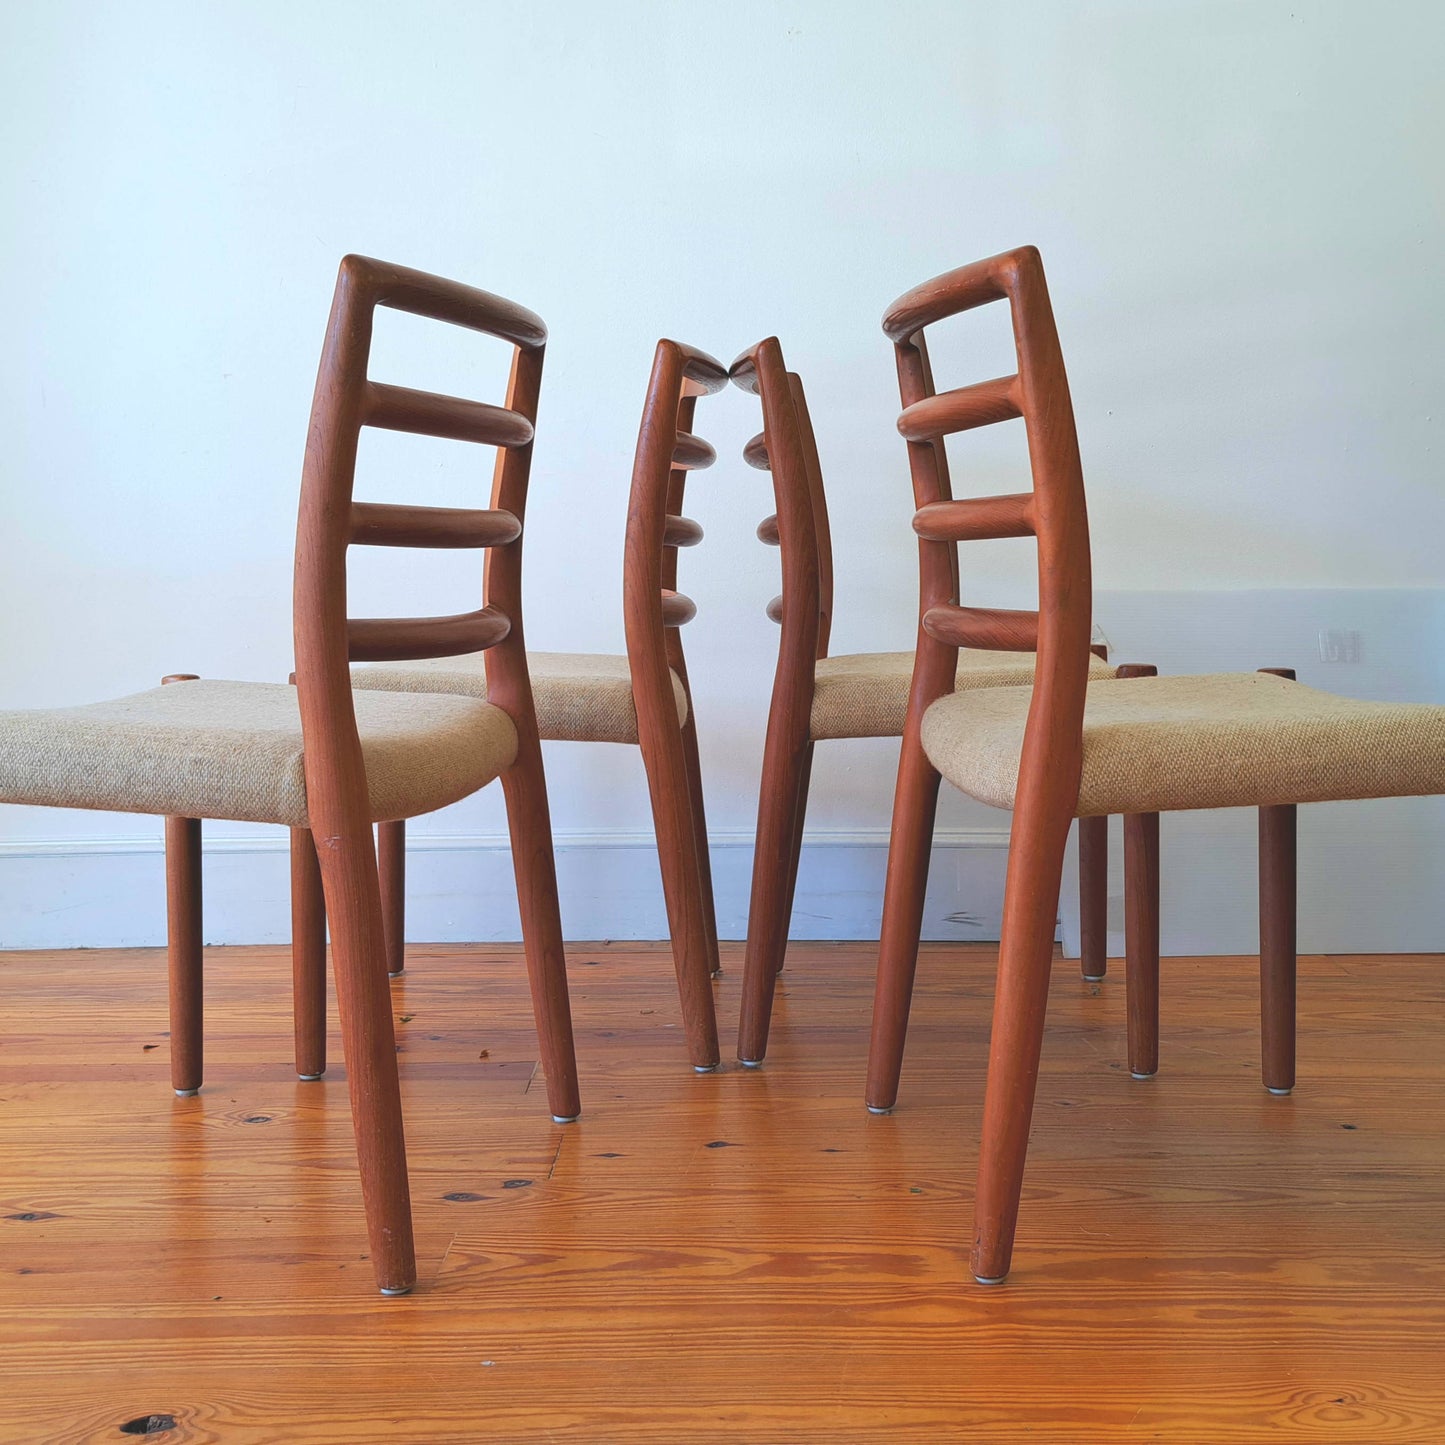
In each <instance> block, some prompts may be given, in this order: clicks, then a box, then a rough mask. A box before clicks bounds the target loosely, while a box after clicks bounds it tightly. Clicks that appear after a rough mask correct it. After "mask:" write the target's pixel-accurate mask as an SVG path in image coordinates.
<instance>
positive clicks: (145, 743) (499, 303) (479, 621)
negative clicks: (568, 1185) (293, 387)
mask: <svg viewBox="0 0 1445 1445" xmlns="http://www.w3.org/2000/svg"><path fill="white" fill-rule="evenodd" d="M377 306H390V307H395V308H398V309H400V310H404V311H411V312H415V313H417V314H418V315H421V316H426V317H431V318H433V319H435V320H438V321H445V322H449V323H451V324H453V325H458V326H464V327H469V328H471V329H473V330H476V331H481V332H484V333H487V334H490V335H493V336H497V337H500V338H502V339H504V340H506V341H508V342H510V343H511V344H512V345H513V347H514V348H515V360H514V365H513V370H512V379H511V385H510V389H509V395H508V398H507V405H506V407H495V406H487V405H483V404H481V403H478V402H469V401H461V400H457V399H455V398H451V397H442V396H433V395H429V394H426V393H422V392H414V391H407V390H404V389H402V388H399V387H393V386H386V385H381V384H377V383H373V382H371V381H369V380H368V379H367V355H368V351H369V345H370V339H371V327H372V313H373V311H374V309H375V308H376V307H377ZM545 339H546V330H545V328H544V327H543V325H542V323H541V321H540V320H539V319H538V318H537V317H535V316H534V315H532V313H531V312H529V311H525V310H523V308H521V307H519V306H515V305H513V304H512V303H511V302H508V301H504V300H502V299H500V298H499V297H495V296H491V295H488V294H487V293H486V292H482V291H475V290H472V289H471V288H469V287H466V286H460V285H457V284H456V283H454V282H450V281H444V280H441V279H440V278H437V277H433V276H427V275H424V274H422V273H420V272H416V271H408V270H405V269H403V268H401V267H396V266H389V265H385V264H383V263H381V262H378V261H371V260H367V259H364V258H361V257H356V256H348V257H346V258H345V259H344V260H343V261H342V263H341V269H340V275H339V277H338V280H337V285H336V294H335V299H334V303H333V305H332V310H331V317H330V321H329V324H328V326H327V331H326V341H325V347H324V350H323V353H322V358H321V367H320V374H319V376H318V379H317V385H316V396H315V401H314V404H313V407H312V413H311V425H310V432H309V435H308V439H307V446H306V460H305V466H304V471H303V477H302V483H301V505H300V523H299V527H298V532H297V542H296V585H295V599H294V602H295V612H294V623H295V644H296V685H295V686H294V687H289V686H286V685H283V684H269V683H246V682H223V681H201V680H197V679H194V678H192V677H190V676H188V675H187V676H184V677H182V676H178V677H177V678H176V680H175V681H173V682H172V683H171V684H170V685H163V686H161V687H158V688H155V689H153V690H151V691H149V692H144V693H139V694H136V695H134V696H131V697H126V698H120V699H117V700H114V701H111V702H104V703H97V704H91V705H88V706H81V707H69V708H53V709H47V710H41V711H33V712H7V713H0V799H4V800H5V801H8V802H16V803H28V804H39V805H42V806H54V807H84V808H102V809H112V810H116V811H121V812H139V813H153V814H160V815H163V816H165V817H166V842H167V870H166V878H167V892H168V915H169V924H170V930H169V967H170V998H171V1030H172V1038H171V1082H172V1085H173V1087H174V1088H175V1091H176V1092H177V1093H178V1094H180V1095H183V1096H188V1095H192V1094H195V1093H196V1092H197V1091H198V1090H199V1089H200V1087H201V1067H202V1038H201V1024H202V1010H201V993H202V950H201V940H202V932H201V866H200V865H201V850H200V820H201V819H202V818H226V819H237V820H243V821H249V822H263V823H277V824H281V825H283V826H288V827H290V828H291V829H292V837H293V840H305V844H306V846H304V847H302V848H300V849H298V852H299V858H300V863H301V864H303V865H304V866H298V869H297V873H298V881H299V884H300V887H299V889H298V893H299V900H298V916H300V917H301V918H302V919H303V921H304V923H305V925H306V926H305V928H304V929H303V930H302V935H301V937H300V938H299V939H298V949H297V957H298V984H299V985H300V992H301V995H302V997H303V1004H304V1006H305V1007H307V1008H309V1009H310V1010H311V1012H312V1013H313V1014H314V1013H315V1012H316V1008H317V995H318V994H319V995H320V998H321V1012H322V1013H324V990H325V982H324V978H323V977H322V973H321V971H322V969H323V967H324V960H325V937H324V929H322V928H321V927H320V926H319V920H320V918H321V916H322V906H321V901H320V894H321V891H322V890H324V894H325V900H326V907H325V912H326V913H329V915H330V918H331V925H332V945H333V946H332V957H333V962H334V966H335V972H336V983H337V994H338V1000H339V1005H340V1015H341V1026H342V1037H343V1041H344V1046H345V1054H346V1065H347V1081H348V1085H349V1090H350V1097H351V1108H352V1119H353V1125H354V1128H355V1134H356V1148H357V1157H358V1162H359V1166H360V1174H361V1185H362V1195H363V1200H364V1203H365V1208H366V1217H367V1227H368V1233H369V1236H370V1246H371V1260H372V1266H373V1269H374V1271H375V1274H376V1281H377V1284H378V1286H379V1287H380V1288H381V1289H382V1291H383V1292H384V1293H388V1294H402V1293H405V1292H406V1291H408V1290H409V1289H410V1288H411V1287H412V1285H413V1283H414V1282H415V1278H416V1264H415V1251H414V1248H413V1242H412V1227H411V1208H410V1196H409V1190H408V1185H407V1172H406V1148H405V1142H404V1138H403V1131H402V1117H401V1098H400V1091H399V1087H398V1079H397V1063H396V1044H395V1038H394V1033H393V1027H392V1018H391V1000H390V997H389V993H388V989H387V985H386V968H385V957H384V953H383V950H382V933H381V899H380V894H379V890H378V886H377V875H376V861H375V853H374V851H373V848H372V833H371V828H372V824H373V822H375V821H376V820H378V819H389V818H398V817H407V816H414V815H416V814H418V813H424V812H429V811H431V810H432V809H434V808H439V807H443V806H445V805H446V804H448V803H452V802H455V801H457V800H458V799H460V798H463V797H466V796H467V795H469V794H470V793H473V792H475V791H476V790H477V789H478V788H480V787H482V786H484V785H485V784H487V783H489V782H491V781H492V780H493V779H494V778H497V777H499V776H500V777H501V778H502V779H503V786H504V788H505V789H506V790H507V796H508V801H509V805H510V813H511V818H512V825H513V845H514V852H515V862H516V867H517V876H518V882H519V891H520V893H521V896H522V900H523V903H522V906H523V917H524V919H525V920H526V921H527V927H528V930H529V934H528V940H527V944H528V946H527V955H528V963H529V968H530V971H531V977H532V984H533V999H534V1003H535V1004H536V1008H537V1020H538V1030H539V1034H540V1036H541V1043H542V1053H543V1057H544V1060H545V1064H546V1068H547V1088H548V1098H549V1101H550V1103H551V1106H552V1111H553V1113H554V1114H555V1115H558V1116H561V1117H568V1118H570V1117H575V1116H576V1114H577V1113H578V1112H579V1109H580V1105H579V1103H578V1096H577V1071H576V1064H575V1060H574V1057H573V1046H572V1027H571V1019H570V1014H569V1010H568V1000H567V980H566V973H565V969H564V964H563V955H562V941H561V928H560V925H559V922H558V918H557V909H556V888H555V882H554V880H553V878H552V855H551V840H550V827H549V824H548V819H547V797H546V791H545V786H544V780H543V776H542V769H541V752H540V748H539V746H538V744H537V738H536V725H535V722H534V721H533V718H532V704H531V698H530V692H529V688H528V683H527V674H526V660H525V656H524V654H523V651H522V643H521V627H520V621H521V619H520V611H519V606H518V604H519V601H520V563H521V554H520V548H521V531H522V517H523V513H524V510H525V503H526V487H527V469H528V464H529V458H530V451H531V438H532V427H533V419H534V417H535V412H536V401H537V387H538V383H539V381H540V377H541V367H542V356H543V345H544V342H545ZM363 426H382V427H393V428H399V429H401V430H406V431H422V432H428V433H433V434H438V435H444V436H459V437H463V438H466V439H468V440H472V441H478V442H483V443H486V444H489V445H493V446H496V447H498V448H499V453H498V465H497V473H496V481H495V485H494V490H493V506H492V508H491V509H490V510H486V511H458V510H449V509H434V508H425V507H409V506H395V505H382V504H373V503H359V502H354V501H353V500H352V496H351V491H352V481H353V469H354V463H355V457H356V449H357V439H358V434H359V432H360V429H361V428H362V427H363ZM353 542H363V543H374V544H379V545H385V546H415V545H467V546H477V547H488V548H492V549H494V550H493V551H492V553H491V554H490V555H489V563H490V566H489V575H488V584H487V589H486V591H487V599H486V600H487V605H486V606H485V607H483V608H482V609H481V610H480V611H477V612H473V613H468V614H464V615H462V616H459V617H449V618H411V619H404V620H393V619H350V618H348V616H347V607H346V553H347V548H348V546H349V545H350V544H351V543H353ZM457 646H462V647H467V648H474V647H480V646H490V647H491V648H492V654H491V656H492V658H493V662H492V665H493V668H494V688H493V694H492V695H493V703H492V704H490V705H489V704H485V703H480V702H477V701H475V700H473V699H469V698H444V697H414V696H403V695H400V694H396V695H383V694H379V693H378V694H368V695H365V696H361V697H357V698H356V699H354V700H353V697H352V691H351V687H350V681H349V677H348V659H349V658H351V657H357V656H361V657H376V656H407V655H416V654H420V655H431V654H434V653H437V652H442V651H446V650H447V649H449V648H452V647H457ZM313 836H314V837H315V838H316V839H318V840H320V847H319V849H312V848H311V847H310V846H309V843H310V839H311V838H312V837H313ZM323 1064H324V1061H323V1060H322V1059H321V1058H319V1057H318V1056H316V1055H314V1054H312V1055H303V1056H301V1057H300V1058H299V1060H298V1065H299V1071H300V1072H302V1073H303V1074H306V1073H308V1072H313V1071H314V1072H315V1073H319V1072H320V1069H321V1067H322V1066H323Z"/></svg>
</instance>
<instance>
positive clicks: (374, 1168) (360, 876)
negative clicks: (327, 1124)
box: [319, 824, 416, 1294]
mask: <svg viewBox="0 0 1445 1445" xmlns="http://www.w3.org/2000/svg"><path fill="white" fill-rule="evenodd" d="M319 852H320V864H321V880H322V884H323V886H324V889H325V894H326V915H327V918H328V919H329V920H330V924H331V960H332V968H333V970H334V972H335V975H336V1003H337V1010H338V1012H339V1013H340V1015H341V1038H342V1047H343V1051H344V1053H345V1058H346V1080H347V1086H348V1089H349V1091H350V1094H351V1120H352V1127H353V1129H354V1130H355V1133H356V1157H357V1164H358V1166H359V1169H360V1172H361V1194H362V1199H363V1201H364V1203H365V1206H366V1228H367V1234H368V1237H369V1239H370V1243H371V1264H372V1269H373V1270H374V1271H375V1273H376V1283H377V1287H378V1288H379V1289H380V1290H381V1291H382V1293H383V1294H406V1293H407V1292H408V1291H409V1290H410V1289H411V1288H412V1286H413V1285H414V1284H415V1283H416V1249H415V1245H414V1244H413V1241H412V1228H411V1190H410V1186H409V1184H408V1181H407V1173H406V1141H405V1136H404V1134H403V1130H402V1117H401V1086H400V1083H399V1081H398V1079H397V1069H396V1032H395V1029H394V1027H393V1025H392V1019H391V989H390V987H389V986H388V984H387V978H386V950H385V945H384V941H383V935H382V927H381V894H380V890H379V888H378V887H377V881H376V852H375V849H374V847H373V844H372V836H371V829H370V828H369V827H367V826H365V825H364V824H363V825H361V826H358V827H355V828H352V829H349V830H348V831H346V832H345V833H344V834H343V835H342V836H340V837H338V838H336V839H335V840H334V841H333V844H332V846H329V847H327V848H324V849H321V850H319Z"/></svg>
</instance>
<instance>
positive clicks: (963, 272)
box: [883, 246, 1041, 342]
mask: <svg viewBox="0 0 1445 1445" xmlns="http://www.w3.org/2000/svg"><path fill="white" fill-rule="evenodd" d="M1040 264H1041V263H1040V261H1039V253H1038V251H1037V249H1036V248H1035V247H1033V246H1020V247H1019V248H1018V250H1016V251H1005V252H1003V253H1002V255H998V256H990V257H989V258H988V259H987V260H986V261H975V262H973V263H972V264H971V265H968V266H960V267H959V268H958V269H957V270H955V271H945V272H944V273H943V275H942V276H935V277H933V278H932V279H931V280H929V281H924V282H923V283H922V284H921V285H919V286H915V287H914V288H913V289H912V290H911V291H905V292H904V293H903V295H902V296H900V297H899V298H898V299H897V300H896V301H895V302H894V303H893V304H892V305H891V306H890V307H889V308H888V310H887V311H886V312H885V313H884V315H883V332H884V334H885V335H886V336H887V337H888V339H889V340H890V341H900V342H901V341H907V340H908V338H909V337H910V336H915V335H917V333H918V332H920V331H922V330H923V328H924V327H925V326H931V325H932V324H933V323H934V322H935V321H941V320H943V318H944V317H945V316H956V315H957V314H958V313H959V312H960V311H971V310H973V308H974V307H975V306H985V305H987V304H988V303H989V302H990V301H1002V300H1003V299H1004V297H1006V296H1008V295H1010V294H1011V293H1012V292H1013V290H1014V289H1015V287H1016V286H1017V285H1018V280H1019V276H1020V274H1021V273H1022V272H1023V271H1024V270H1026V269H1028V268H1030V267H1035V268H1036V267H1038V266H1039V265H1040Z"/></svg>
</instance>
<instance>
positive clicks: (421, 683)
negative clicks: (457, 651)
mask: <svg viewBox="0 0 1445 1445" xmlns="http://www.w3.org/2000/svg"><path fill="white" fill-rule="evenodd" d="M484 656H485V654H484V653H480V652H471V653H467V654H466V655H465V656H462V657H437V658H428V659H426V660H424V661H421V662H376V663H369V664H367V665H366V666H364V667H356V668H353V669H352V673H351V677H352V682H353V684H354V685H355V686H356V687H358V688H382V689H386V690H388V691H397V692H431V693H459V694H461V695H462V696H464V697H475V698H485V697H486V695H487V676H486V672H485V670H484V668H483V665H482V658H483V657H484ZM527 671H528V672H529V673H530V674H531V678H532V700H533V702H534V703H535V704H536V708H537V730H538V732H540V733H541V735H542V736H543V737H544V738H549V739H555V740H557V741H563V742H574V743H636V742H637V707H636V704H635V703H634V702H633V700H632V672H631V669H630V668H629V667H628V665H627V659H626V657H614V656H609V655H606V654H599V653H590V652H529V653H528V654H527ZM672 691H673V696H674V697H675V698H676V699H677V720H678V722H679V723H685V722H686V721H687V693H686V692H685V691H684V689H683V686H682V679H681V678H679V677H678V675H677V674H676V673H673V674H672Z"/></svg>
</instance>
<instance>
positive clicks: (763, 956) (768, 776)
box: [738, 729, 811, 1068]
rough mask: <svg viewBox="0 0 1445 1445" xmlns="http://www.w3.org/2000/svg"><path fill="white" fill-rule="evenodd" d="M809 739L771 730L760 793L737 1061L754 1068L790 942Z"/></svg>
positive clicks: (763, 1053) (765, 1040)
mask: <svg viewBox="0 0 1445 1445" xmlns="http://www.w3.org/2000/svg"><path fill="white" fill-rule="evenodd" d="M810 755H811V745H810V744H809V743H808V742H807V741H806V739H793V738H782V737H779V736H778V735H777V734H776V733H775V732H774V731H773V730H771V729H770V730H769V737H768V743H767V746H766V747H765V750H764V755H763V781H762V787H761V789H760V791H759V794H758V831H757V836H756V839H755V841H754V844H753V883H752V892H751V895H750V898H749V902H748V941H747V947H746V949H745V950H744V953H743V997H742V1004H741V1006H740V1012H739V1017H738V1059H739V1060H740V1061H741V1062H742V1063H743V1064H746V1065H747V1066H748V1067H750V1068H755V1067H756V1066H757V1065H759V1064H761V1063H762V1061H763V1059H764V1058H765V1057H766V1055H767V1052H768V1030H769V1027H770V1025H771V1023H772V1016H773V995H774V993H775V991H776V988H777V979H778V970H779V969H780V968H781V967H782V961H783V954H784V952H785V951H786V949H787V943H788V924H789V922H790V920H791V915H792V891H791V885H792V881H793V878H794V876H795V869H796V867H797V849H798V829H799V825H800V823H801V820H802V813H803V798H804V796H805V790H806V788H807V777H808V775H807V761H808V758H809V756H810Z"/></svg>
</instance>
